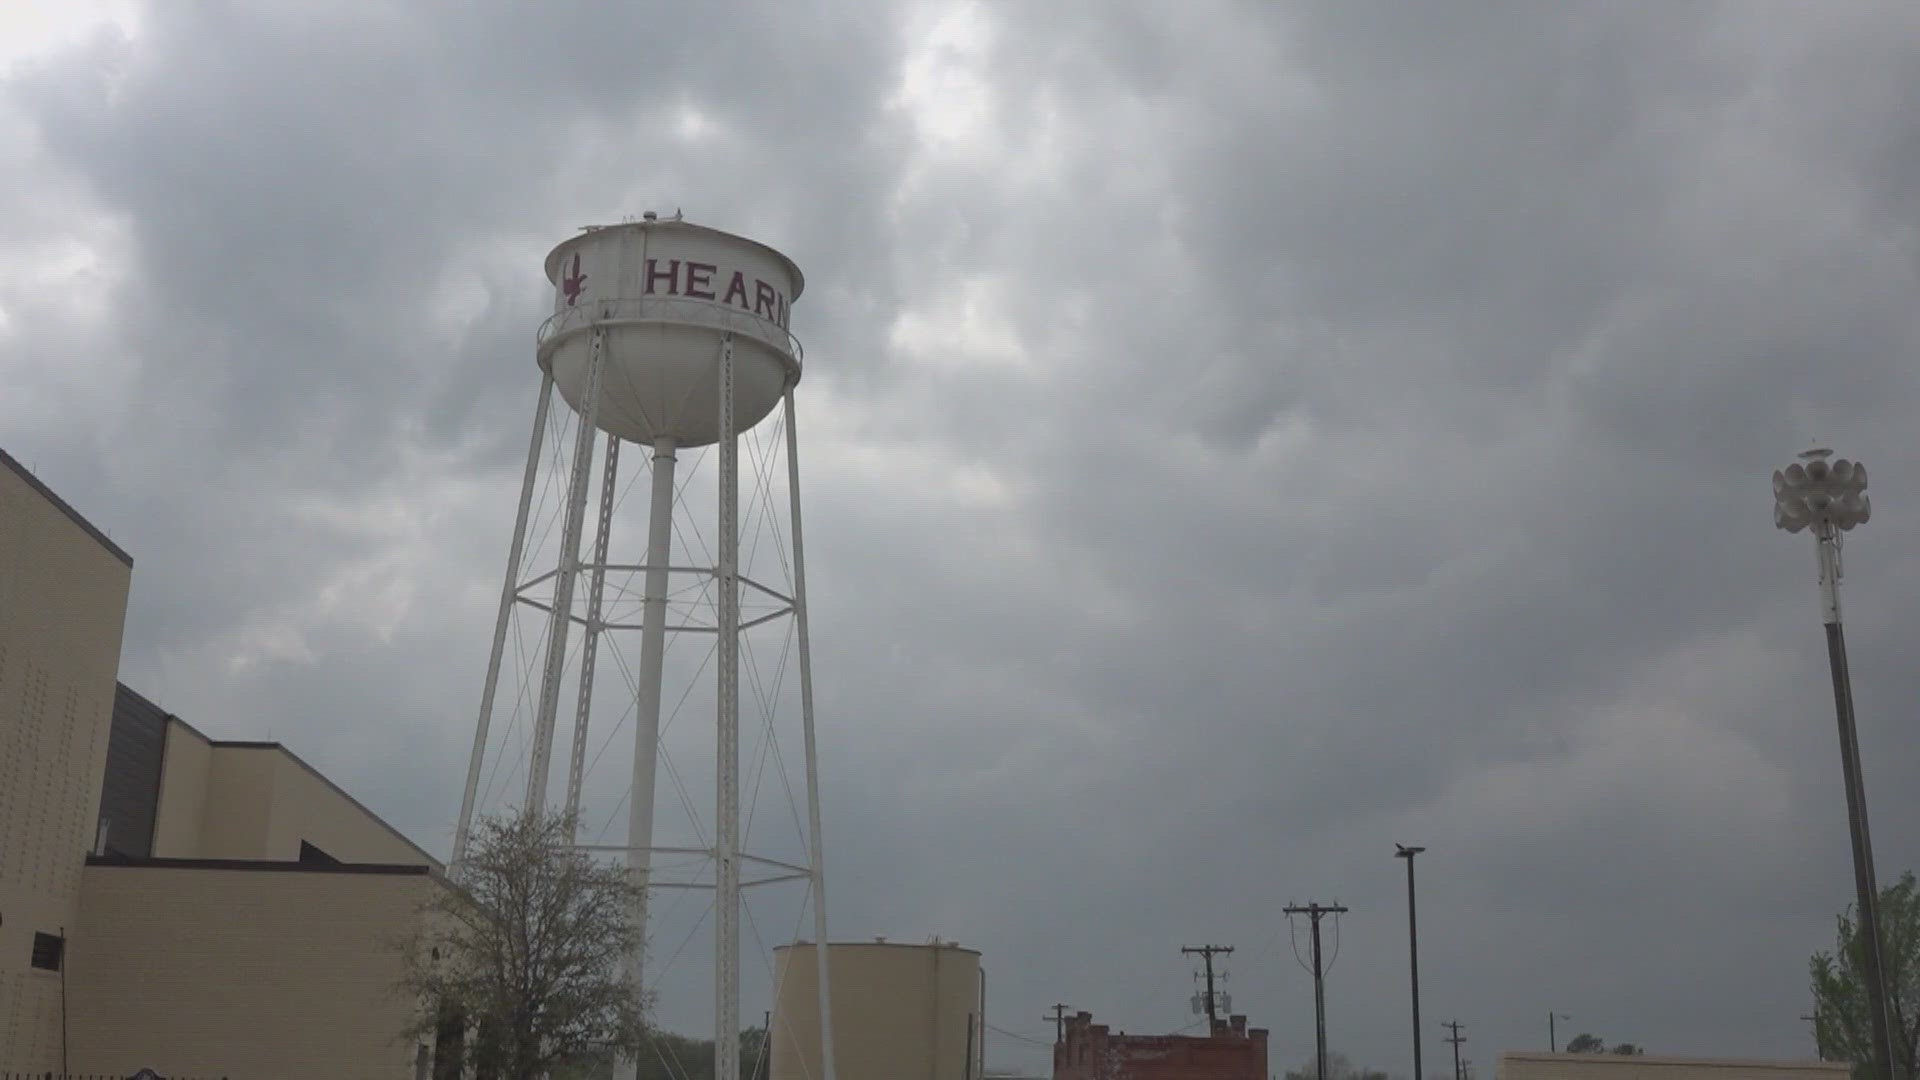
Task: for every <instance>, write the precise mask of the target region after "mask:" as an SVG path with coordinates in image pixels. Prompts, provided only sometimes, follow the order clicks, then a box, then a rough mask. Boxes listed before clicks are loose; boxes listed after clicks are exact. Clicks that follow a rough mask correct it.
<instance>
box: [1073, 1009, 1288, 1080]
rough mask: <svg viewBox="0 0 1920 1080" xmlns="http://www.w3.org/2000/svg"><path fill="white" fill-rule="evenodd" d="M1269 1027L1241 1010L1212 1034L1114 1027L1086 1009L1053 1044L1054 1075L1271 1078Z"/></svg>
mask: <svg viewBox="0 0 1920 1080" xmlns="http://www.w3.org/2000/svg"><path fill="white" fill-rule="evenodd" d="M1267 1075H1268V1074H1267V1032H1266V1030H1265V1029H1263V1028H1254V1029H1252V1030H1248V1028H1247V1018H1246V1017H1244V1016H1235V1017H1233V1018H1232V1019H1231V1021H1229V1022H1226V1023H1222V1024H1221V1025H1220V1026H1219V1027H1218V1028H1216V1029H1215V1031H1214V1033H1213V1034H1212V1035H1210V1036H1186V1035H1128V1034H1126V1033H1125V1032H1120V1033H1117V1034H1116V1033H1114V1032H1112V1031H1109V1030H1108V1028H1107V1025H1105V1024H1096V1023H1094V1022H1093V1014H1091V1013H1086V1012H1082V1013H1079V1014H1076V1015H1074V1016H1070V1017H1068V1018H1067V1022H1066V1025H1065V1031H1064V1038H1062V1039H1061V1041H1059V1042H1057V1043H1055V1044H1054V1047H1053V1080H1266V1078H1267Z"/></svg>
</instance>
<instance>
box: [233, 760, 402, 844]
mask: <svg viewBox="0 0 1920 1080" xmlns="http://www.w3.org/2000/svg"><path fill="white" fill-rule="evenodd" d="M222 749H223V750H224V749H225V748H222ZM274 754H275V756H276V757H277V758H278V761H277V762H276V764H275V774H274V791H273V814H272V818H271V821H272V824H271V826H270V827H269V829H268V831H267V853H266V854H265V855H264V856H262V857H263V858H268V859H285V858H299V856H300V842H301V841H302V840H305V841H307V842H308V843H311V844H313V845H315V846H317V847H319V848H321V849H322V850H324V851H326V853H327V854H329V855H331V856H333V857H334V858H336V859H339V860H341V861H343V862H373V863H416V864H419V865H423V866H426V865H430V866H435V867H437V866H438V865H439V863H438V862H437V861H435V860H434V859H433V858H432V857H431V856H429V855H428V854H427V853H426V852H424V851H422V850H420V849H419V848H418V847H416V846H415V845H414V844H413V842H412V841H410V840H408V839H407V838H406V837H404V836H402V835H400V834H399V833H397V832H395V831H394V830H393V829H392V828H390V827H388V826H387V824H386V822H383V821H381V820H380V819H379V818H378V817H376V816H374V814H373V813H372V812H371V811H369V810H367V809H366V808H365V807H363V806H361V805H360V804H359V803H357V802H355V801H354V800H353V799H352V798H350V797H349V796H348V795H347V793H346V792H344V791H341V790H340V789H339V788H337V787H334V786H333V785H332V784H331V783H329V782H328V781H327V780H325V779H324V778H322V777H321V775H320V774H319V773H317V772H315V771H314V770H313V769H311V768H309V767H308V766H307V764H306V763H305V762H303V761H301V760H300V759H299V758H297V757H295V756H293V755H292V754H290V753H288V752H287V751H285V750H281V749H278V748H276V749H275V751H274Z"/></svg>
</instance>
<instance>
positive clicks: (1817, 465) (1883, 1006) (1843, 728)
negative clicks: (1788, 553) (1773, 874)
mask: <svg viewBox="0 0 1920 1080" xmlns="http://www.w3.org/2000/svg"><path fill="white" fill-rule="evenodd" d="M1831 453H1832V451H1831V450H1825V449H1814V450H1808V451H1807V452H1806V453H1804V454H1801V455H1800V462H1796V463H1794V464H1792V465H1789V466H1787V467H1786V468H1785V469H1783V470H1778V471H1776V472H1775V473H1774V474H1773V523H1774V524H1775V525H1776V526H1778V527H1780V528H1782V529H1785V530H1786V531H1788V532H1790V533H1797V532H1799V531H1800V530H1802V529H1807V530H1810V531H1811V532H1812V533H1813V539H1814V542H1815V544H1816V545H1817V546H1818V548H1819V552H1820V607H1821V616H1822V619H1823V620H1824V621H1825V623H1826V625H1827V663H1828V665H1829V666H1830V667H1831V668H1832V670H1833V705H1834V713H1835V716H1836V717H1837V719H1838V720H1839V725H1840V769H1841V772H1842V774H1843V775H1844V776H1845V778H1846V787H1847V826H1848V832H1849V835H1850V837H1851V839H1852V841H1853V887H1854V891H1855V892H1856V894H1857V896H1856V898H1855V904H1856V905H1857V907H1858V908H1859V912H1860V915H1859V918H1860V926H1859V934H1860V940H1861V946H1862V947H1861V949H1860V955H1861V959H1862V963H1863V966H1864V967H1865V968H1866V970H1865V972H1864V973H1863V974H1864V975H1865V976H1866V983H1867V1013H1868V1016H1869V1018H1870V1019H1871V1020H1872V1021H1873V1056H1874V1071H1875V1074H1876V1075H1877V1076H1879V1077H1881V1078H1882V1080H1898V1077H1897V1076H1896V1074H1895V1073H1894V1060H1895V1059H1894V1056H1893V1044H1892V1043H1891V1042H1889V1041H1888V1035H1887V1027H1888V1025H1887V1019H1888V1018H1887V993H1886V983H1885V981H1884V975H1883V973H1882V972H1883V969H1882V967H1881V964H1880V920H1879V918H1878V917H1877V914H1876V910H1877V908H1878V904H1877V902H1876V901H1877V900H1878V899H1879V885H1878V883H1877V882H1876V881H1875V878H1874V873H1873V842H1872V839H1871V838H1870V837H1869V835H1868V832H1867V790H1866V784H1865V781H1864V780H1863V779H1862V777H1861V775H1860V738H1859V735H1858V733H1857V732H1856V731H1855V729H1854V723H1853V683H1852V681H1851V679H1850V678H1849V677H1848V674H1847V640H1846V637H1845V635H1844V634H1842V633H1841V630H1840V544H1841V534H1843V533H1846V532H1848V531H1849V530H1851V529H1853V528H1854V526H1856V525H1863V524H1865V523H1866V521H1867V519H1868V518H1870V517H1872V516H1873V506H1872V504H1871V503H1870V502H1868V500H1867V469H1866V466H1864V465H1861V464H1859V463H1857V462H1852V461H1848V460H1847V459H1846V458H1835V459H1834V460H1833V461H1831V462H1830V461H1828V460H1827V457H1828V455H1830V454H1831ZM1801 462H1804V464H1802V463H1801Z"/></svg>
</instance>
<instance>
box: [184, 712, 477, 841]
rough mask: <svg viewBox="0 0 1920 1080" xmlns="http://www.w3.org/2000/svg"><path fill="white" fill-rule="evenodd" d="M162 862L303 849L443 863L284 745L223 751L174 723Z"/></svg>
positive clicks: (256, 745)
mask: <svg viewBox="0 0 1920 1080" xmlns="http://www.w3.org/2000/svg"><path fill="white" fill-rule="evenodd" d="M156 817H157V824H156V827H155V830H154V846H153V854H154V855H155V856H157V857H162V858H179V859H272V860H279V861H287V862H292V861H295V860H297V859H299V858H300V844H301V842H302V841H305V842H307V843H310V844H313V845H314V846H315V847H318V848H320V849H321V850H323V851H325V852H326V853H327V854H328V855H331V856H332V857H334V858H335V859H338V860H340V861H341V862H350V863H354V862H365V863H408V864H415V865H420V866H433V867H438V866H439V863H438V862H437V861H436V860H434V859H433V858H432V856H430V855H428V854H427V853H426V852H424V851H422V850H421V849H420V848H418V847H417V846H415V845H414V844H413V843H412V842H410V841H408V840H407V839H406V837H404V836H402V835H400V834H399V833H398V832H396V831H394V830H393V829H392V828H390V827H388V826H387V824H386V823H385V822H383V821H381V820H380V819H379V818H378V817H376V816H374V814H373V813H372V812H371V811H369V810H367V809H366V808H365V807H363V806H361V805H360V804H359V803H357V802H355V801H354V800H353V799H352V798H351V797H350V796H348V795H347V794H346V793H345V792H344V791H341V790H340V789H339V788H337V787H335V786H334V785H333V784H331V783H329V782H328V781H327V780H326V779H324V778H323V777H321V775H320V774H319V773H317V772H315V771H314V770H313V769H312V768H310V767H308V766H307V764H306V763H305V762H303V761H301V760H300V759H299V758H298V757H295V756H294V755H293V754H291V753H289V752H288V751H287V749H286V748H285V747H282V746H280V745H279V744H277V743H231V742H229V743H222V742H213V741H209V740H208V739H207V738H206V737H205V736H203V735H201V734H200V733H199V732H198V731H195V730H194V729H193V728H192V727H190V726H188V725H187V724H185V723H183V722H182V721H180V720H179V719H177V718H176V719H172V720H170V721H169V726H168V732H167V751H166V766H165V768H164V770H163V772H162V778H161V785H160V800H159V808H158V811H157V813H156Z"/></svg>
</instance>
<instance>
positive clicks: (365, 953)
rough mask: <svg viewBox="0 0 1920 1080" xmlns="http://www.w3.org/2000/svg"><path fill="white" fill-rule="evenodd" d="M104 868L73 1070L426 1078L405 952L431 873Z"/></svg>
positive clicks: (77, 993)
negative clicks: (399, 949)
mask: <svg viewBox="0 0 1920 1080" xmlns="http://www.w3.org/2000/svg"><path fill="white" fill-rule="evenodd" d="M385 870H386V872H370V871H369V869H368V868H366V867H346V868H341V867H313V866H299V865H289V864H284V863H282V864H265V865H263V864H254V865H253V866H250V867H231V868H217V867H208V866H206V865H205V864H202V865H199V866H191V865H188V866H181V865H174V866H167V865H164V860H150V861H148V862H146V863H144V864H135V865H119V866H116V865H108V864H106V863H105V862H96V863H95V864H92V865H89V866H87V867H86V869H85V870H84V872H83V875H82V885H81V890H80V897H81V900H80V920H79V921H80V927H79V932H78V933H76V934H75V935H74V939H73V944H72V947H71V953H70V959H71V967H70V968H69V969H68V980H69V987H68V1004H69V1009H70V1010H71V1012H70V1018H69V1025H70V1028H71V1039H72V1046H73V1048H74V1052H73V1058H72V1069H73V1071H74V1072H79V1073H104V1074H108V1075H113V1076H129V1075H132V1074H133V1073H134V1072H135V1071H136V1070H138V1069H141V1068H152V1069H154V1070H156V1071H157V1072H159V1073H160V1074H161V1075H162V1076H174V1075H185V1076H225V1077H228V1078H230V1080H339V1078H341V1077H367V1078H370V1080H378V1078H382V1077H391V1078H393V1080H404V1078H408V1077H411V1076H412V1075H413V1064H414V1055H415V1047H414V1044H413V1043H411V1042H407V1041H403V1040H401V1039H400V1037H399V1029H400V1027H401V1026H402V1025H404V1023H405V1022H406V1020H407V1019H408V1018H409V1016H410V1015H411V1004H410V1003H409V1002H408V1001H406V1000H405V999H404V996H403V995H401V994H400V993H399V992H398V991H397V990H396V989H395V988H394V983H395V981H396V980H397V979H398V978H399V976H400V973H401V964H400V959H399V956H398V955H397V953H396V952H395V944H396V943H397V942H398V941H400V940H401V939H403V938H404V937H406V936H407V935H410V934H411V933H413V932H414V931H415V930H416V929H417V927H418V925H419V922H418V920H419V911H420V906H421V904H422V903H423V902H424V901H426V900H427V899H428V898H429V897H430V896H431V894H432V890H435V889H438V888H441V887H443V886H442V885H441V884H440V879H438V878H437V877H434V876H431V875H430V874H429V873H428V872H427V871H426V870H425V868H416V867H389V868H385Z"/></svg>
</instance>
